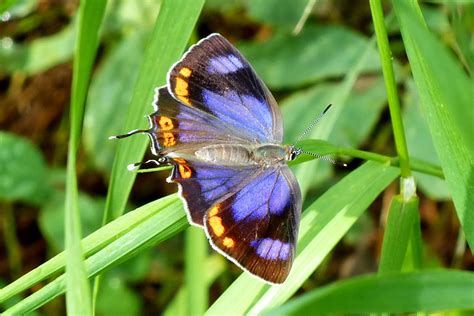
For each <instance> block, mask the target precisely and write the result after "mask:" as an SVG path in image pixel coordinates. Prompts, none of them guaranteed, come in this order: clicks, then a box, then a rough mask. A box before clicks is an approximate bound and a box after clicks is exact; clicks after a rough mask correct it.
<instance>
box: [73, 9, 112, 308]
mask: <svg viewBox="0 0 474 316" xmlns="http://www.w3.org/2000/svg"><path fill="white" fill-rule="evenodd" d="M105 5H106V1H104V0H102V1H90V0H89V1H87V0H86V1H82V2H81V4H80V8H79V18H78V30H77V34H76V48H75V58H74V74H73V80H72V93H71V112H70V125H71V127H70V138H69V147H68V161H67V179H66V203H65V223H64V225H65V228H66V229H65V241H66V252H67V254H68V255H67V256H66V280H67V282H66V283H67V291H66V307H67V312H68V313H69V314H71V315H91V313H92V307H91V296H90V288H89V281H88V280H87V276H86V271H85V268H84V258H83V257H82V249H81V235H82V234H81V224H80V216H79V212H80V211H79V208H78V204H77V195H78V192H77V178H76V154H77V148H78V145H79V139H80V135H81V132H82V123H83V119H84V109H85V101H86V97H87V90H88V86H89V80H90V76H91V71H92V65H93V63H94V59H95V54H96V52H97V47H98V45H99V28H100V25H101V23H102V18H103V16H104V11H105Z"/></svg>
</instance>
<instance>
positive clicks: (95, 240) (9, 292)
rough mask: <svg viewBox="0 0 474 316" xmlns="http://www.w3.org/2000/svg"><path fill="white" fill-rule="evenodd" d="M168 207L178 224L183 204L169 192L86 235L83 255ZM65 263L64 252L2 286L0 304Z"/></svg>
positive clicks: (96, 250) (59, 268)
mask: <svg viewBox="0 0 474 316" xmlns="http://www.w3.org/2000/svg"><path fill="white" fill-rule="evenodd" d="M168 208H173V209H174V211H175V212H177V213H178V214H181V218H180V219H179V223H181V222H182V220H184V219H185V215H184V211H183V210H182V207H181V201H180V200H179V198H178V197H177V195H175V194H174V195H169V196H167V197H164V198H162V199H159V200H156V201H154V202H151V203H148V204H146V205H144V206H141V207H139V208H137V209H136V210H133V211H130V212H128V213H127V214H124V215H122V216H120V217H119V218H117V219H116V220H114V221H112V222H110V223H109V224H107V225H106V226H103V227H101V228H100V229H98V230H96V231H95V232H93V233H92V234H90V235H89V236H87V237H86V238H84V240H83V241H82V243H81V245H82V251H83V255H84V257H86V258H87V257H90V256H91V255H92V254H94V253H96V252H98V251H99V250H101V249H103V248H104V247H105V246H107V245H108V244H110V243H111V242H113V241H114V240H116V239H117V238H119V237H121V236H123V235H125V234H126V233H128V232H129V231H131V230H132V229H135V228H136V227H137V226H138V225H140V224H141V223H142V222H144V221H147V220H148V219H149V218H151V217H153V216H155V215H156V214H157V213H158V212H161V211H162V210H164V209H168ZM65 262H66V253H65V252H61V253H60V254H58V255H56V256H55V257H53V258H51V259H49V260H48V261H47V262H45V263H43V264H42V265H40V266H39V267H37V268H35V269H34V270H32V271H30V272H28V273H27V274H25V275H23V276H22V277H20V278H19V279H17V280H15V281H14V282H12V283H10V284H8V285H6V286H5V287H3V288H1V289H0V303H2V302H4V301H6V300H7V299H9V298H11V297H13V296H14V295H17V294H19V293H21V292H23V291H25V290H26V289H28V288H30V287H32V286H33V285H35V284H37V283H39V282H41V281H42V280H45V279H47V278H50V277H52V276H53V275H54V274H56V273H58V272H62V271H63V270H64V266H65Z"/></svg>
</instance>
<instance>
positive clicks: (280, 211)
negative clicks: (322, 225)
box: [205, 166, 301, 283]
mask: <svg viewBox="0 0 474 316" xmlns="http://www.w3.org/2000/svg"><path fill="white" fill-rule="evenodd" d="M300 212H301V192H300V189H299V186H298V183H297V182H296V179H295V177H294V175H293V173H292V172H291V171H290V169H289V168H288V167H287V166H281V167H278V168H269V169H260V170H259V171H258V174H257V176H256V177H254V178H253V179H252V181H250V182H249V183H247V184H246V185H245V186H244V187H243V188H242V189H241V190H239V191H238V192H236V193H235V194H232V195H229V196H227V197H225V198H224V199H222V200H221V201H219V202H217V203H215V204H214V205H213V206H212V207H211V208H210V209H209V211H208V212H207V214H206V218H205V228H206V232H207V234H208V236H209V238H210V240H211V241H212V245H213V246H214V248H215V249H216V250H218V251H219V252H221V253H223V254H224V255H226V256H227V257H228V258H229V259H230V260H232V261H233V262H235V263H236V264H237V265H239V266H240V267H242V268H243V269H245V270H247V271H249V272H250V273H252V274H254V275H256V276H258V277H260V278H262V279H264V280H265V281H268V282H271V283H282V282H284V280H285V279H286V277H287V276H288V273H289V272H290V269H291V265H292V263H293V258H294V255H295V248H296V240H297V236H298V226H299V218H300Z"/></svg>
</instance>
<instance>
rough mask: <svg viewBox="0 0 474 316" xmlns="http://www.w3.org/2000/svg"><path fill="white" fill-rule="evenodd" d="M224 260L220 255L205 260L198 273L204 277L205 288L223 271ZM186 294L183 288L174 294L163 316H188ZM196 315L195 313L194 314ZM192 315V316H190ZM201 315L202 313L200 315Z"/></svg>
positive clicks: (224, 266)
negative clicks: (202, 268)
mask: <svg viewBox="0 0 474 316" xmlns="http://www.w3.org/2000/svg"><path fill="white" fill-rule="evenodd" d="M225 260H226V259H225V258H224V257H223V256H221V255H220V254H217V253H215V254H213V255H211V256H209V257H208V258H207V259H206V263H205V265H204V267H205V268H204V270H201V271H199V273H200V274H203V275H204V282H205V285H206V287H210V286H211V285H212V283H213V282H214V281H215V280H216V279H217V277H218V276H219V275H220V274H221V273H222V272H223V271H224V269H225V268H226V265H225V263H224V261H225ZM187 292H188V288H187V287H185V286H183V287H181V289H180V290H179V291H178V292H177V293H176V295H175V297H174V299H173V300H172V301H171V302H170V303H169V304H168V306H167V307H166V309H165V311H164V312H163V316H186V315H190V314H189V312H188V306H187V303H186V302H187V300H186V298H187ZM194 314H197V313H194ZM191 315H192V314H191ZM200 315H202V313H201V314H200Z"/></svg>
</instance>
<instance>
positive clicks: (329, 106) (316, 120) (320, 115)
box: [295, 104, 332, 144]
mask: <svg viewBox="0 0 474 316" xmlns="http://www.w3.org/2000/svg"><path fill="white" fill-rule="evenodd" d="M331 106H332V104H328V106H326V108H325V109H324V111H323V112H322V113H321V114H319V115H318V117H316V118H315V119H314V121H313V122H312V123H311V124H310V125H309V126H308V127H307V128H306V129H305V130H304V132H303V133H302V134H301V135H300V137H298V138H297V139H296V142H295V144H296V143H298V142H299V141H300V140H302V139H303V137H304V136H305V135H306V134H308V132H309V131H310V130H312V129H313V127H315V126H316V124H318V123H319V121H320V120H321V119H322V118H323V116H324V114H326V112H327V111H328V110H329V109H330V108H331Z"/></svg>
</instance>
